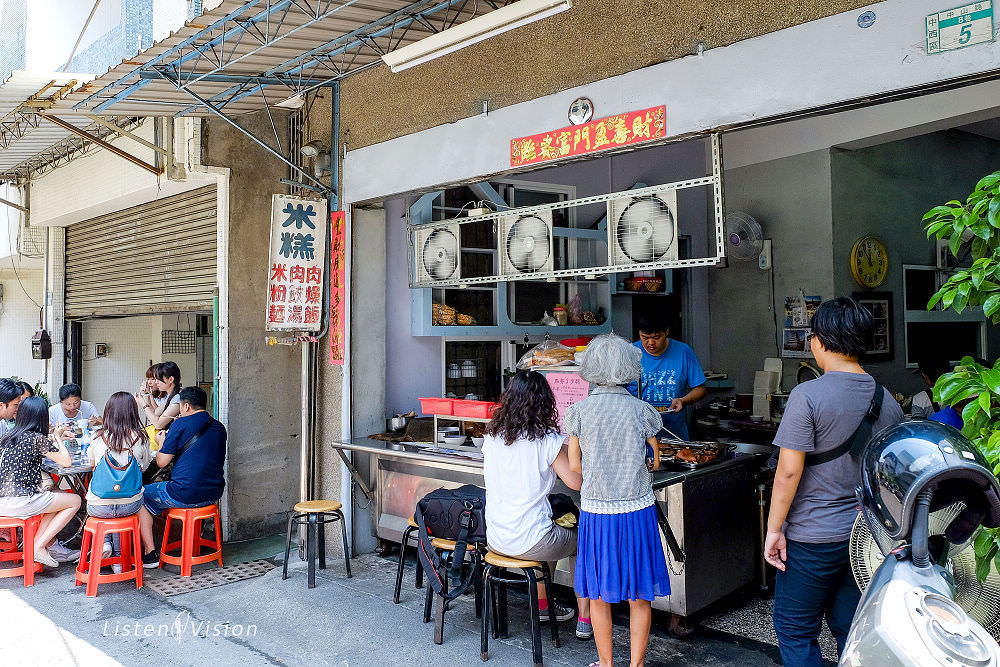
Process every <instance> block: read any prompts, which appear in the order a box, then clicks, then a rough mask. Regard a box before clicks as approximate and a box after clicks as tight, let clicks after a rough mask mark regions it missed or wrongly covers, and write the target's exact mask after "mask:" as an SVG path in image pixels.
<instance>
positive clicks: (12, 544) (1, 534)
mask: <svg viewBox="0 0 1000 667" xmlns="http://www.w3.org/2000/svg"><path fill="white" fill-rule="evenodd" d="M3 551H17V528H0V552H3Z"/></svg>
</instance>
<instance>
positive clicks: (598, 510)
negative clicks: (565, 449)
mask: <svg viewBox="0 0 1000 667" xmlns="http://www.w3.org/2000/svg"><path fill="white" fill-rule="evenodd" d="M640 358H641V354H640V352H639V350H638V349H637V348H635V347H633V346H632V345H631V344H629V342H628V341H626V340H625V339H624V338H620V337H618V336H616V335H614V334H608V335H604V336H598V337H597V338H595V339H594V340H592V341H591V342H590V345H588V346H587V352H586V354H585V355H584V359H583V363H582V365H581V369H580V375H581V376H582V377H583V378H584V379H585V380H587V381H588V382H590V383H591V384H594V385H597V386H596V387H595V388H594V390H593V391H592V392H591V394H590V396H588V397H587V398H585V399H583V400H582V401H580V402H579V403H576V404H575V405H573V406H571V407H570V408H569V409H568V410H567V411H566V415H565V418H564V419H563V430H564V431H565V433H566V435H568V436H569V461H570V467H571V468H572V469H573V470H576V471H579V472H581V473H582V475H583V485H582V486H581V488H580V501H581V502H580V523H579V528H578V533H577V556H576V573H575V576H574V588H575V589H576V594H577V595H578V596H579V597H581V598H587V599H589V600H590V601H591V607H590V617H591V623H592V624H593V627H594V639H595V640H596V643H597V654H598V657H599V662H595V663H592V667H593V666H599V667H611V665H612V641H611V630H612V625H611V604H613V603H616V602H621V601H623V600H628V603H629V612H630V614H629V626H630V633H631V660H630V662H629V664H630V666H631V667H639V666H640V665H643V664H644V661H645V657H646V645H647V643H648V641H649V628H650V623H651V620H652V607H651V604H650V603H651V602H652V600H653V599H654V598H655V597H657V596H661V595H669V593H670V578H669V575H668V573H667V566H666V559H665V558H664V555H663V547H662V545H661V544H660V532H659V527H658V525H657V517H656V508H655V507H654V506H653V504H654V502H655V499H654V497H653V490H652V486H651V483H652V476H651V475H650V470H651V469H656V468H658V467H659V462H660V456H659V441H658V440H657V439H656V434H657V433H658V432H659V431H660V428H661V427H662V426H663V422H662V420H661V419H660V414H659V413H658V412H657V411H656V410H655V409H654V408H653V407H652V406H650V405H649V404H648V403H645V402H644V401H641V400H639V399H638V398H635V397H634V396H632V395H631V394H629V392H628V391H627V390H626V389H625V386H624V385H627V384H628V383H630V382H633V381H635V380H636V379H637V378H638V377H639V372H640ZM650 449H651V450H652V451H651V452H650V451H649V450H650Z"/></svg>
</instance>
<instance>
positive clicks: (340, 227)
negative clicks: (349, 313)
mask: <svg viewBox="0 0 1000 667" xmlns="http://www.w3.org/2000/svg"><path fill="white" fill-rule="evenodd" d="M344 225H345V221H344V212H343V211H334V212H333V213H331V214H330V228H331V230H332V231H331V233H332V236H331V237H330V248H331V250H330V363H331V364H335V365H337V366H343V365H344V318H345V315H346V313H345V306H346V302H345V298H346V293H345V289H344V260H345V257H346V254H345V247H344V242H345V234H344Z"/></svg>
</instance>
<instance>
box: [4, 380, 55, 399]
mask: <svg viewBox="0 0 1000 667" xmlns="http://www.w3.org/2000/svg"><path fill="white" fill-rule="evenodd" d="M10 379H11V380H13V381H14V382H24V380H22V379H21V378H19V377H17V376H16V375H11V376H10ZM32 391H34V392H35V396H40V397H42V398H44V399H45V402H46V403H48V402H49V395H48V393H46V392H45V391H43V390H42V383H41V382H36V383H35V386H34V387H33V388H32Z"/></svg>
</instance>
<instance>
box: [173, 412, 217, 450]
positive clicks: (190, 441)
mask: <svg viewBox="0 0 1000 667" xmlns="http://www.w3.org/2000/svg"><path fill="white" fill-rule="evenodd" d="M214 421H215V419H213V418H212V417H211V416H209V418H208V420H207V421H206V422H205V423H204V424H202V426H201V428H200V429H198V432H197V433H195V434H194V435H192V436H191V437H190V438H188V441H187V442H185V443H184V444H183V445H181V448H180V449H178V450H177V453H176V454H174V460H175V461H176V460H177V459H179V458H180V457H181V454H183V453H184V452H186V451H187V450H189V449H191V445H193V444H194V443H196V442H197V441H198V438H200V437H201V436H203V435H205V434H206V433H208V429H210V428H211V427H212V422H214Z"/></svg>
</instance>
